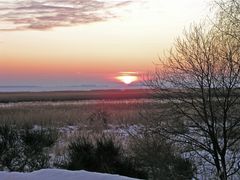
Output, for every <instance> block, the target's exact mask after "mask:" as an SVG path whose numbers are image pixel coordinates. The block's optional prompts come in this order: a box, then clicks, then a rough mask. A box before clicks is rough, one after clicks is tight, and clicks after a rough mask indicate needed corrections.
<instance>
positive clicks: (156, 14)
mask: <svg viewBox="0 0 240 180" xmlns="http://www.w3.org/2000/svg"><path fill="white" fill-rule="evenodd" d="M209 5H210V0H0V86H14V85H79V84H94V83H114V82H116V81H117V78H115V77H116V76H118V74H122V73H123V72H131V73H130V74H132V73H135V74H138V75H139V76H140V75H141V74H144V73H146V72H149V71H151V70H153V69H154V62H155V61H157V59H158V57H159V56H162V55H163V53H164V52H165V51H167V50H168V49H169V48H170V47H171V46H172V44H173V42H174V39H176V37H178V36H180V35H181V34H182V31H183V29H184V28H187V27H188V26H189V25H190V24H191V23H193V22H199V21H201V20H203V19H204V18H206V17H207V16H208V13H209V8H210V6H209ZM118 79H119V78H118Z"/></svg>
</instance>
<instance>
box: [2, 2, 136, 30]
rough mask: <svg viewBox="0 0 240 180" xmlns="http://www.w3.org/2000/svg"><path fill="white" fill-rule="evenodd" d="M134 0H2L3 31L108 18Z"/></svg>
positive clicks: (38, 28) (73, 23) (43, 27)
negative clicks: (115, 9) (116, 9)
mask: <svg viewBox="0 0 240 180" xmlns="http://www.w3.org/2000/svg"><path fill="white" fill-rule="evenodd" d="M132 2H133V0H120V1H116V0H114V1H111V0H108V1H106V0H105V1H103V0H101V1H100V0H11V1H10V2H9V1H6V0H5V1H4V0H3V1H1V2H0V24H1V26H0V31H14V30H28V29H36V30H48V29H52V28H54V27H61V26H73V25H78V24H86V23H92V22H99V21H106V20H108V19H110V18H114V17H116V16H115V15H114V13H113V12H112V10H113V9H114V8H122V7H124V6H127V5H128V4H130V3H132Z"/></svg>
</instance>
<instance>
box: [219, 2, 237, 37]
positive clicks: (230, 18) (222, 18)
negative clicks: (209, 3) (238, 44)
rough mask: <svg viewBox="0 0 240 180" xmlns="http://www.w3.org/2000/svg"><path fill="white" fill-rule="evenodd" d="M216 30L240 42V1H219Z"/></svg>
mask: <svg viewBox="0 0 240 180" xmlns="http://www.w3.org/2000/svg"><path fill="white" fill-rule="evenodd" d="M215 3H216V4H217V7H218V14H217V23H216V26H215V27H216V28H217V29H218V30H220V31H221V32H223V33H224V34H225V35H227V36H230V37H231V38H234V39H235V40H238V41H240V1H239V0H218V1H216V2H215Z"/></svg>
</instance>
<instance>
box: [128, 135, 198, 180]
mask: <svg viewBox="0 0 240 180" xmlns="http://www.w3.org/2000/svg"><path fill="white" fill-rule="evenodd" d="M130 149H131V150H132V153H133V156H134V158H135V159H136V160H137V161H139V162H140V165H141V167H142V168H143V169H145V170H146V171H147V172H148V178H149V179H158V180H172V179H175V180H187V179H189V180H190V179H192V178H193V175H194V167H193V164H192V162H191V161H190V160H187V159H184V158H182V157H181V156H180V154H177V152H176V150H175V149H174V146H173V145H172V144H170V143H169V142H167V141H166V140H165V139H164V138H162V137H159V136H156V135H154V134H143V135H142V136H138V137H135V138H134V140H133V142H132V144H131V146H130Z"/></svg>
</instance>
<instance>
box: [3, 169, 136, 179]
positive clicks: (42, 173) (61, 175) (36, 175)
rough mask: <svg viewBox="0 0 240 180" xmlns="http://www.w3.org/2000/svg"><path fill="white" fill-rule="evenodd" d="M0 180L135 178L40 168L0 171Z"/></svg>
mask: <svg viewBox="0 0 240 180" xmlns="http://www.w3.org/2000/svg"><path fill="white" fill-rule="evenodd" d="M0 180H136V179H134V178H128V177H124V176H119V175H111V174H102V173H95V172H88V171H68V170H61V169H42V170H39V171H34V172H32V173H18V172H0Z"/></svg>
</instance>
